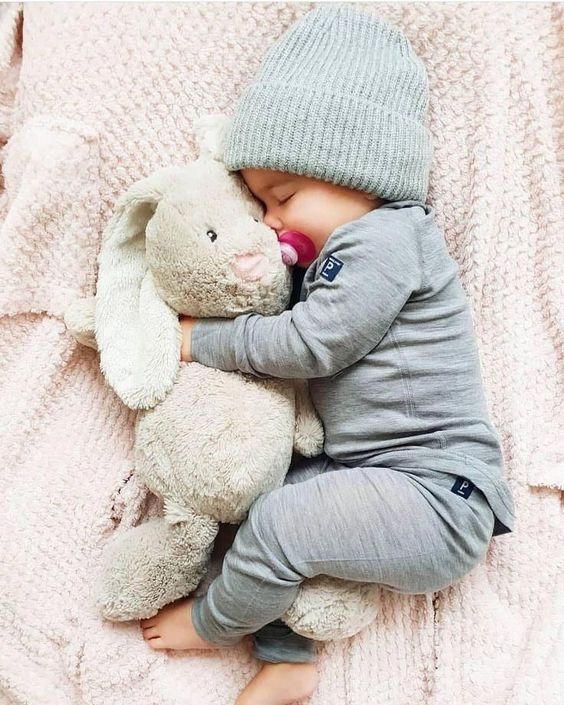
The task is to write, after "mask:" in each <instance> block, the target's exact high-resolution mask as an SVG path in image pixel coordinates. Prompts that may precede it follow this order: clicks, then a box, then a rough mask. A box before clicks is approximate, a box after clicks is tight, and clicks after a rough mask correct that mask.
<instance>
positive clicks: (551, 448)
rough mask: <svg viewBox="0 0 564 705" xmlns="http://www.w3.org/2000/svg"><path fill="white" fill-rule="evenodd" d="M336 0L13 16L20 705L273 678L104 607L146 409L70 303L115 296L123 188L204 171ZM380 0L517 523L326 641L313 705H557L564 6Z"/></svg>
mask: <svg viewBox="0 0 564 705" xmlns="http://www.w3.org/2000/svg"><path fill="white" fill-rule="evenodd" d="M314 6H315V5H314V4H312V3H292V4H290V3H288V4H285V3H256V4H249V3H241V4H236V3H225V4H222V3H213V4H212V3H209V4H208V3H190V4H189V5H188V4H186V5H178V4H168V3H158V4H154V5H153V4H136V3H132V4H129V3H123V4H122V3H104V4H98V3H72V4H71V3H69V4H64V3H63V4H61V3H53V4H51V3H31V4H29V5H26V6H25V22H24V23H23V34H22V35H21V36H20V31H21V28H22V25H21V23H20V21H19V20H20V18H19V17H18V7H17V5H9V6H6V7H5V8H3V9H2V12H1V13H0V166H1V174H2V179H3V181H2V180H0V229H1V230H0V458H1V459H2V460H1V477H2V492H1V493H0V536H1V537H2V541H1V544H0V545H1V548H0V552H1V554H0V556H1V560H0V588H1V589H0V627H1V629H2V644H1V646H0V693H1V695H0V701H2V705H4V704H6V705H12V704H15V703H18V704H20V703H21V704H23V703H26V705H83V704H84V705H139V704H140V703H141V704H142V705H178V704H179V703H182V705H229V704H230V703H233V702H234V701H235V699H236V696H237V693H238V692H239V690H240V689H241V688H243V686H244V685H245V683H246V682H247V681H248V679H249V678H251V676H252V675H254V673H255V672H256V671H257V669H258V663H256V662H255V661H254V660H253V659H252V658H251V657H250V655H249V651H248V647H247V646H245V645H242V646H240V647H237V648H236V649H234V650H232V651H227V650H226V651H222V652H220V653H208V654H205V653H202V652H201V653H194V654H191V653H189V652H170V653H169V654H166V653H162V652H159V653H157V652H153V651H151V650H150V649H149V648H148V647H147V645H146V644H145V642H144V641H143V639H142V638H141V632H140V629H139V626H138V624H136V623H129V624H123V625H112V624H110V623H107V622H102V621H101V620H100V619H99V618H98V616H97V614H96V613H95V612H94V610H93V608H92V606H91V603H90V602H89V598H90V586H91V585H92V582H93V580H94V577H95V574H96V570H97V569H98V565H99V563H98V561H99V557H100V551H101V548H102V546H103V545H104V542H105V541H106V540H107V538H108V536H109V535H110V534H111V532H112V531H113V530H114V529H115V528H116V526H117V525H118V523H119V522H120V521H121V525H122V526H124V527H127V526H131V525H132V524H133V523H135V522H137V521H139V520H141V519H142V518H144V517H145V516H146V515H147V510H146V507H145V506H144V496H145V495H144V493H143V491H142V490H141V489H140V488H139V487H138V486H137V484H136V481H135V475H131V471H132V468H133V463H134V458H133V450H132V443H133V425H134V421H135V415H134V414H133V413H132V412H130V411H128V410H127V409H125V408H124V407H123V405H122V404H121V403H120V401H119V399H118V398H117V397H116V395H115V394H114V393H113V392H112V391H111V390H110V389H108V387H107V386H106V385H105V384H104V380H103V377H102V376H101V374H100V371H99V362H98V357H97V355H96V354H95V353H94V351H92V350H90V349H88V348H81V347H79V346H77V345H76V343H75V342H74V341H73V340H71V338H70V336H69V335H68V333H67V332H66V330H65V326H64V324H63V322H62V320H61V314H62V311H63V310H64V307H65V305H66V304H67V303H68V302H69V301H70V300H71V299H72V298H73V297H74V296H77V295H80V294H85V295H86V294H91V293H93V291H94V284H95V280H96V252H97V251H98V248H99V244H100V236H101V231H102V228H103V226H104V225H105V223H106V222H107V220H108V218H109V216H110V213H111V210H112V208H113V204H114V203H115V201H116V199H117V197H118V196H119V194H120V193H122V192H123V191H124V190H125V189H126V188H127V187H128V186H129V185H130V184H131V183H132V182H133V181H135V180H136V179H139V178H141V177H142V176H144V175H146V174H148V173H150V172H151V171H153V170H155V169H157V168H158V167H161V166H165V165H169V164H176V163H180V162H182V161H183V160H184V159H188V158H193V157H195V156H196V155H197V154H196V146H195V142H194V139H193V137H192V120H193V118H194V117H195V116H196V115H201V114H203V113H207V112H216V111H218V112H224V113H227V114H232V111H233V110H234V107H235V105H236V102H237V100H238V98H239V97H240V95H241V94H242V93H243V91H244V89H245V88H246V86H247V85H248V84H249V82H250V81H251V80H252V78H253V76H254V75H255V73H256V71H257V69H258V67H259V65H260V62H261V57H262V56H263V55H264V53H265V51H266V50H267V49H268V47H269V46H271V45H272V44H273V42H274V41H276V40H277V39H278V38H279V37H280V36H281V35H282V34H283V32H284V31H285V30H286V29H287V28H288V27H289V26H290V25H291V24H292V23H293V22H294V21H295V20H296V19H298V18H299V17H300V16H302V15H303V14H304V13H305V12H307V11H309V10H310V9H311V8H312V7H314ZM359 6H360V7H362V9H363V11H367V12H376V13H377V14H378V16H379V17H386V18H387V19H389V20H390V21H391V22H393V23H394V24H397V25H398V26H399V27H401V29H402V30H403V31H404V32H405V33H406V34H407V36H408V37H409V39H410V41H411V42H412V44H413V47H414V49H415V51H416V52H417V53H418V54H419V55H420V56H421V58H422V59H423V61H424V62H425V65H426V66H427V70H428V74H429V79H430V89H431V95H432V100H431V102H430V108H429V110H430V115H429V117H430V129H431V132H432V134H433V140H434V145H435V150H436V153H435V156H434V158H433V169H432V171H431V178H430V188H429V198H428V201H429V203H431V204H432V205H434V206H435V208H436V211H437V219H438V222H439V224H440V226H441V228H442V229H443V231H444V232H445V236H446V239H447V244H448V247H449V250H450V252H451V253H452V255H453V257H454V258H455V259H456V260H457V261H458V262H459V263H460V268H461V269H460V276H461V280H462V283H463V286H464V288H465V290H466V292H467V294H468V296H469V298H470V302H471V305H472V310H473V314H474V319H475V324H476V334H477V339H478V343H479V347H480V354H481V359H482V364H483V372H484V384H485V388H486V393H487V397H488V402H489V407H490V409H491V412H492V420H493V422H494V424H495V426H496V428H497V429H499V432H500V438H501V442H502V445H503V450H504V455H505V461H506V470H507V478H508V482H509V483H510V486H511V490H512V493H513V496H514V498H515V504H516V513H517V516H518V522H517V526H516V531H515V533H514V534H512V535H511V536H502V537H499V538H496V539H495V540H494V541H493V542H492V545H491V547H490V549H489V551H488V555H487V558H486V560H485V561H484V564H483V565H482V566H479V567H478V568H476V569H475V571H473V572H472V573H471V574H470V575H469V576H467V577H466V578H465V579H464V580H463V581H461V583H459V584H457V585H453V586H452V587H450V588H448V589H446V590H443V591H441V592H440V593H438V594H436V595H435V596H434V600H433V599H432V597H433V596H431V595H415V596H403V595H398V594H394V593H386V592H385V591H382V596H383V603H382V614H381V617H380V618H379V619H378V620H377V621H376V622H375V623H374V624H373V625H372V626H371V627H369V628H367V629H366V630H365V631H363V632H362V634H359V635H358V636H357V637H355V638H353V639H348V640H345V641H344V642H337V643H334V644H328V645H327V646H324V647H322V649H321V652H320V654H321V655H320V663H319V669H320V675H321V682H320V685H319V688H318V690H317V691H316V693H315V694H314V695H313V696H312V698H311V699H310V700H309V702H310V703H311V705H367V704H368V703H370V704H372V703H378V704H382V705H405V704H406V703H409V704H410V705H452V703H453V702H454V701H456V702H457V703H459V704H460V705H531V703H533V702H534V703H538V704H539V705H553V704H554V703H557V702H559V700H560V699H561V692H560V682H561V668H560V661H559V655H560V653H561V644H560V641H559V633H560V634H561V630H562V622H563V618H562V610H561V608H560V607H559V600H560V596H561V595H562V584H561V580H562V576H563V575H564V571H563V569H562V568H563V566H562V558H561V553H562V552H561V550H560V546H561V545H562V540H563V537H562V504H561V499H560V497H561V490H562V489H564V482H563V472H562V458H563V457H564V452H563V449H562V442H561V440H560V439H561V438H562V432H561V429H560V418H561V414H562V409H561V399H562V397H563V390H562V385H561V376H560V375H561V370H562V343H563V341H562V333H561V330H560V328H559V325H558V315H559V305H560V302H561V301H562V286H561V259H559V258H560V256H561V244H560V243H561V237H562V207H561V203H562V202H561V184H560V181H559V177H560V172H559V169H558V163H557V161H558V158H560V160H561V161H562V158H563V155H562V151H561V150H562V142H561V140H562V135H563V132H562V129H563V127H564V121H563V116H562V109H561V106H562V101H563V95H562V86H564V76H563V75H562V68H561V67H562V54H561V49H560V47H559V45H558V38H559V37H562V33H563V29H564V28H563V26H562V8H561V7H560V6H559V5H558V4H557V3H553V4H533V3H530V4H527V3H524V4H513V3H500V4H496V3H493V4H489V3H461V4H458V3H431V4H427V3H400V4H397V5H394V4H390V3H360V4H359ZM22 38H23V47H24V50H23V59H22V58H21V56H20V51H19V48H20V46H21V40H22ZM20 60H21V64H20ZM20 66H21V71H20ZM8 138H9V140H10V141H9V143H8V144H7V145H6V146H2V145H3V143H4V141H5V139H8ZM557 151H559V154H557ZM2 183H4V186H2ZM148 509H149V512H150V511H153V507H152V505H150V506H149V508H148ZM375 521H377V517H375Z"/></svg>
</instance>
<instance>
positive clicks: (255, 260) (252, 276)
mask: <svg viewBox="0 0 564 705" xmlns="http://www.w3.org/2000/svg"><path fill="white" fill-rule="evenodd" d="M230 266H231V269H232V270H233V272H234V273H235V275H236V276H238V277H239V279H242V280H243V281H249V282H255V281H258V280H259V279H262V277H263V276H264V274H265V273H266V272H267V270H268V258H267V257H265V255H236V256H235V257H233V259H232V260H231V262H230Z"/></svg>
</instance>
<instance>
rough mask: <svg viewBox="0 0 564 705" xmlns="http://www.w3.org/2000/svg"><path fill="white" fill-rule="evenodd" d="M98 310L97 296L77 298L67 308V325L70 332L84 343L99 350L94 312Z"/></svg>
mask: <svg viewBox="0 0 564 705" xmlns="http://www.w3.org/2000/svg"><path fill="white" fill-rule="evenodd" d="M95 312H96V297H95V296H90V297H88V298H85V299H77V300H76V301H73V302H72V304H70V306H69V307H68V308H67V309H66V311H65V314H64V321H65V325H66V327H67V329H68V331H69V333H70V334H71V335H72V336H73V337H74V338H76V340H78V342H79V343H81V344H82V345H87V346H88V347H89V348H93V349H94V350H98V345H97V343H96V337H95V335H94V314H95Z"/></svg>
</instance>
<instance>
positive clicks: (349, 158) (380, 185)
mask: <svg viewBox="0 0 564 705" xmlns="http://www.w3.org/2000/svg"><path fill="white" fill-rule="evenodd" d="M329 90H330V87H329V86H320V87H319V90H316V89H314V88H312V87H311V86H301V85H292V86H289V85H284V84H277V83H272V82H269V83H254V84H251V86H250V87H249V88H248V89H247V91H246V92H245V94H244V95H243V97H242V98H241V102H240V104H239V106H238V109H237V111H236V114H235V116H234V118H233V121H232V123H231V126H230V135H228V137H227V140H226V150H225V154H224V162H225V165H226V168H227V169H228V170H230V171H238V170H239V169H244V168H255V169H272V170H275V171H285V172H288V173H292V174H298V175H303V176H308V177H311V178H315V179H319V180H322V181H327V182H330V183H335V184H339V185H342V186H345V187H347V188H350V189H354V190H358V191H363V192H365V193H370V194H373V195H375V196H378V197H380V198H383V199H385V200H389V201H400V200H417V201H422V202H424V201H425V199H426V196H427V189H428V182H429V171H430V167H431V162H432V151H433V148H432V140H431V135H430V132H429V130H428V129H427V128H426V127H425V126H424V125H423V124H422V123H421V122H419V121H418V120H417V119H412V118H410V117H409V116H406V115H405V113H399V112H393V111H392V110H391V109H390V106H389V105H388V106H384V105H379V104H377V103H375V102H371V101H368V100H367V99H365V98H363V97H362V96H361V95H355V94H354V93H352V92H350V93H346V94H344V93H342V92H341V93H338V94H332V93H330V92H329ZM367 126H369V127H370V129H369V130H367Z"/></svg>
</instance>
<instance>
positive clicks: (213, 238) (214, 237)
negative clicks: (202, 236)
mask: <svg viewBox="0 0 564 705" xmlns="http://www.w3.org/2000/svg"><path fill="white" fill-rule="evenodd" d="M206 235H207V236H208V237H209V239H210V240H211V241H212V242H215V241H216V240H217V233H216V232H215V231H214V230H208V232H207V233H206Z"/></svg>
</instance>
